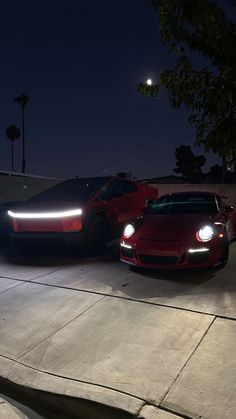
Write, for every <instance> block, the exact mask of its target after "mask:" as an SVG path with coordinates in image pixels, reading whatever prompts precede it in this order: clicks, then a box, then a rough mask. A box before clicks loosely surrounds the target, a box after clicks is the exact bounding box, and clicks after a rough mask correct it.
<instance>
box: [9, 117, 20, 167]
mask: <svg viewBox="0 0 236 419" xmlns="http://www.w3.org/2000/svg"><path fill="white" fill-rule="evenodd" d="M5 132H6V136H7V138H8V139H9V140H10V141H11V168H12V171H13V172H14V148H13V146H14V142H15V141H16V140H18V138H20V136H21V132H20V130H19V128H17V127H16V126H15V125H10V126H9V127H8V128H7V129H6V131H5Z"/></svg>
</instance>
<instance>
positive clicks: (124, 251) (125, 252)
mask: <svg viewBox="0 0 236 419" xmlns="http://www.w3.org/2000/svg"><path fill="white" fill-rule="evenodd" d="M121 254H122V256H124V257H126V258H130V259H133V258H134V251H133V249H129V248H128V247H123V246H121Z"/></svg>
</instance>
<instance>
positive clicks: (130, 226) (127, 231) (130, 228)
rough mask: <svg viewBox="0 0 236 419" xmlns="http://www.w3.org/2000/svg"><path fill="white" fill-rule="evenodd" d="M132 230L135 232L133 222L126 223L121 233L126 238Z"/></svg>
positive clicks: (131, 233)
mask: <svg viewBox="0 0 236 419" xmlns="http://www.w3.org/2000/svg"><path fill="white" fill-rule="evenodd" d="M134 232H135V228H134V226H133V224H127V225H126V226H125V228H124V232H123V235H124V236H125V237H126V238H127V239H128V238H129V237H131V236H132V235H133V234H134Z"/></svg>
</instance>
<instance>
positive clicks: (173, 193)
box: [162, 191, 219, 196]
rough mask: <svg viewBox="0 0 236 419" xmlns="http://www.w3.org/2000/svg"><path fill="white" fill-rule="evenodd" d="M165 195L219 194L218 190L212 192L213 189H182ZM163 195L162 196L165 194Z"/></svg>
mask: <svg viewBox="0 0 236 419" xmlns="http://www.w3.org/2000/svg"><path fill="white" fill-rule="evenodd" d="M164 195H177V196H181V195H184V196H186V195H192V196H194V195H198V196H199V195H203V196H204V195H206V196H207V195H210V196H219V195H218V194H217V193H216V192H212V191H181V192H170V193H165V194H164ZM164 195H162V196H164Z"/></svg>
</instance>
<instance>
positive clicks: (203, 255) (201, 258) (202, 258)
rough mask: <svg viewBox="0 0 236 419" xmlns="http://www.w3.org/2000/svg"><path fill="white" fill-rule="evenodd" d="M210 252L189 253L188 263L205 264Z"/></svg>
mask: <svg viewBox="0 0 236 419" xmlns="http://www.w3.org/2000/svg"><path fill="white" fill-rule="evenodd" d="M208 253H209V252H199V253H198V252H196V253H188V263H204V262H206V261H207V259H208Z"/></svg>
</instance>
